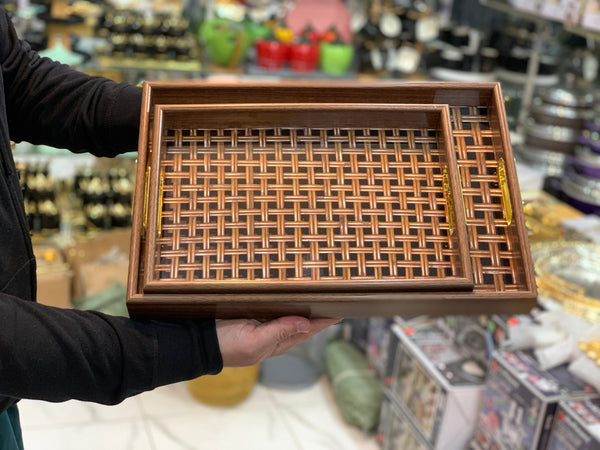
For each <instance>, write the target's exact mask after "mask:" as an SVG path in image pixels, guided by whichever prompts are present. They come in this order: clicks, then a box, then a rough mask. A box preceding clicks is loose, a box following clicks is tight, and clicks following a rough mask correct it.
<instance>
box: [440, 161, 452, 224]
mask: <svg viewBox="0 0 600 450" xmlns="http://www.w3.org/2000/svg"><path fill="white" fill-rule="evenodd" d="M442 183H443V185H444V199H445V200H446V216H447V219H448V227H449V228H450V234H454V208H453V206H452V195H451V193H450V180H449V178H448V168H447V167H446V166H444V168H443V169H442Z"/></svg>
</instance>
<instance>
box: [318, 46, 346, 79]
mask: <svg viewBox="0 0 600 450" xmlns="http://www.w3.org/2000/svg"><path fill="white" fill-rule="evenodd" d="M353 60H354V46H353V45H351V44H338V43H327V42H323V43H321V45H320V60H319V64H320V67H321V70H322V71H323V73H325V74H327V75H331V76H335V77H339V76H342V75H344V74H345V73H346V72H348V69H350V66H352V61H353Z"/></svg>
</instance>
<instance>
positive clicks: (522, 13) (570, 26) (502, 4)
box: [479, 0, 600, 41]
mask: <svg viewBox="0 0 600 450" xmlns="http://www.w3.org/2000/svg"><path fill="white" fill-rule="evenodd" d="M479 3H480V4H481V5H483V6H487V7H488V8H491V9H495V10H496V11H501V12H503V13H506V14H510V15H513V16H516V17H521V18H523V19H526V20H530V21H532V22H539V21H546V22H553V23H559V24H561V25H562V26H563V27H564V29H565V31H567V32H569V33H572V34H576V35H578V36H583V37H585V38H589V39H594V40H597V41H598V40H600V31H597V30H590V29H588V28H584V27H582V26H580V25H577V24H574V23H570V22H564V21H562V20H558V19H551V18H549V17H546V16H542V15H540V14H537V13H535V12H531V11H526V10H523V9H519V8H516V7H515V6H513V5H512V4H510V3H508V2H507V1H502V0H479Z"/></svg>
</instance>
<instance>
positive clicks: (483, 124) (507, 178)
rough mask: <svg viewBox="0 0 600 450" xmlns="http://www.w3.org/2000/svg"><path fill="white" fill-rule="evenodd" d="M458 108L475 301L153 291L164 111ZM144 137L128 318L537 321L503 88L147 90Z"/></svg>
mask: <svg viewBox="0 0 600 450" xmlns="http://www.w3.org/2000/svg"><path fill="white" fill-rule="evenodd" d="M290 99H293V100H294V102H306V103H367V104H381V103H398V104H404V103H411V104H441V105H448V106H449V110H450V121H451V127H452V130H451V133H452V139H453V141H454V147H455V150H456V160H457V165H458V168H459V179H460V184H461V190H462V198H463V204H464V208H465V217H466V230H467V244H468V249H469V258H470V262H471V267H472V276H473V281H474V288H473V290H472V291H457V290H453V291H450V290H448V291H444V292H440V291H427V292H425V291H420V292H410V291H406V290H399V291H375V290H372V289H368V290H367V289H365V290H363V291H362V292H359V291H353V292H351V293H349V292H333V291H331V292H323V293H320V294H318V295H314V294H312V295H307V294H306V293H302V292H293V293H292V292H289V293H287V292H286V293H279V292H277V293H244V292H240V293H236V294H235V295H233V296H232V295H230V294H227V293H204V294H199V293H197V292H196V293H189V292H188V293H185V292H180V293H178V294H176V295H173V294H169V295H165V293H157V292H155V293H149V292H145V291H144V287H145V281H144V280H145V278H144V277H145V275H144V274H145V271H144V265H145V260H146V259H147V257H148V255H146V254H145V250H144V249H145V248H146V242H145V240H144V233H143V231H142V229H143V226H142V225H143V222H144V220H145V217H144V203H145V202H144V200H143V199H144V179H145V178H146V167H147V166H148V163H149V161H148V160H147V155H148V154H149V153H151V150H152V147H153V141H154V140H155V137H154V136H153V135H152V133H153V131H154V128H155V121H154V107H155V106H156V105H175V104H232V103H265V102H269V103H274V102H278V103H282V102H289V101H290ZM143 105H144V107H143V108H144V111H143V115H142V122H141V129H140V154H139V160H138V163H139V167H138V183H137V191H136V201H135V206H134V217H133V220H134V239H133V240H132V252H131V255H132V256H131V264H130V274H129V275H130V276H129V283H128V308H129V311H130V313H131V314H132V315H135V316H148V317H152V316H153V317H273V316H278V315H282V314H302V315H307V316H335V317H351V316H366V315H371V316H389V315H394V314H405V315H412V314H459V313H461V314H464V313H470V314H478V313H492V312H495V313H518V312H526V311H529V310H530V308H531V307H532V306H533V305H535V303H536V288H535V281H534V278H533V271H532V264H531V257H530V254H529V247H528V243H527V235H526V231H525V225H524V219H523V215H522V210H521V207H520V204H521V199H520V194H519V190H518V182H517V179H516V170H515V167H514V160H513V157H512V150H511V147H510V141H509V137H508V132H507V127H506V120H505V116H504V107H503V103H502V95H501V92H500V88H499V86H498V85H497V84H495V83H484V84H463V83H426V84H411V83H400V84H379V83H377V84H367V85H365V84H356V83H347V84H337V85H335V86H334V85H332V84H330V83H317V84H309V85H303V84H298V83H272V84H269V83H259V84H253V85H240V84H214V83H212V84H211V83H202V82H194V83H189V82H186V83H147V84H146V86H145V93H144V103H143Z"/></svg>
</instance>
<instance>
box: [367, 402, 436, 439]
mask: <svg viewBox="0 0 600 450" xmlns="http://www.w3.org/2000/svg"><path fill="white" fill-rule="evenodd" d="M377 441H378V442H379V445H380V446H381V448H382V450H429V449H430V448H431V447H430V446H429V444H428V443H427V441H426V440H425V438H424V437H423V436H421V435H420V434H419V433H418V431H417V430H416V428H415V426H414V425H412V424H411V423H410V421H409V419H408V416H407V415H406V413H405V412H403V411H402V409H401V408H400V406H399V405H398V404H396V403H395V402H394V401H393V400H392V399H391V398H390V396H389V393H386V395H385V396H384V398H383V403H382V404H381V419H380V421H379V430H378V433H377Z"/></svg>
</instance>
